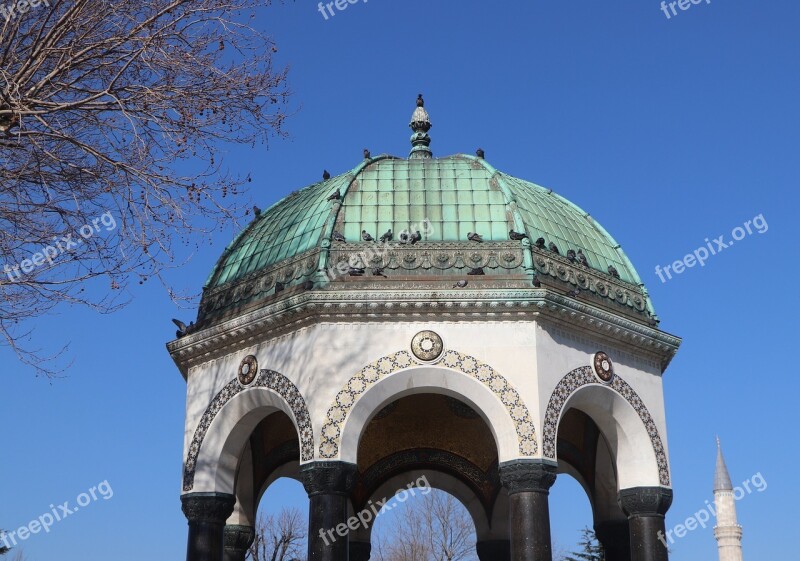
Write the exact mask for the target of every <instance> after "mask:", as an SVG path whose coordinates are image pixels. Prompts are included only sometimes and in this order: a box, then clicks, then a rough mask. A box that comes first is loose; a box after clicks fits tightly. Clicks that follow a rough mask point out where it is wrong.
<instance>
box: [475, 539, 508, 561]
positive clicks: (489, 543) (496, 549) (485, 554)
mask: <svg viewBox="0 0 800 561" xmlns="http://www.w3.org/2000/svg"><path fill="white" fill-rule="evenodd" d="M476 549H477V550H478V559H479V560H480V561H511V541H510V540H484V541H480V542H478V543H477V544H476Z"/></svg>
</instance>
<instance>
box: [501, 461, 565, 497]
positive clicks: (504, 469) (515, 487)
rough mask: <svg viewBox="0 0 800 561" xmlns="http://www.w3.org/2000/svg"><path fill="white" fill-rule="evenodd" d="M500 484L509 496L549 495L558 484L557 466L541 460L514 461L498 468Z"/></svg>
mask: <svg viewBox="0 0 800 561" xmlns="http://www.w3.org/2000/svg"><path fill="white" fill-rule="evenodd" d="M498 470H499V472H500V482H501V483H502V484H503V487H505V488H506V490H508V494H509V495H513V494H514V493H522V492H535V493H549V492H550V487H552V486H553V483H555V482H556V472H557V471H558V468H557V466H555V465H553V464H551V463H545V462H543V461H541V460H512V461H509V462H503V463H502V464H500V466H499V467H498Z"/></svg>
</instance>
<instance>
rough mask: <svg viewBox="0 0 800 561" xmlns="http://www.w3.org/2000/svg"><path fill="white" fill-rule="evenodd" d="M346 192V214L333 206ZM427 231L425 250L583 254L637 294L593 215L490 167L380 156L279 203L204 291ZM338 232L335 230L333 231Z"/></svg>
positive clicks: (228, 253) (623, 260) (467, 159)
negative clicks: (322, 253) (513, 244)
mask: <svg viewBox="0 0 800 561" xmlns="http://www.w3.org/2000/svg"><path fill="white" fill-rule="evenodd" d="M337 189H338V190H339V191H340V193H341V195H342V200H341V205H338V204H334V203H335V201H329V200H328V197H329V196H330V195H331V194H332V193H333V192H335V191H336V190H337ZM426 220H427V221H428V222H429V224H430V226H429V227H428V231H430V233H429V234H425V235H424V237H423V242H425V241H463V242H466V240H467V234H468V233H469V232H477V233H478V234H480V235H481V236H482V237H483V239H484V240H485V241H486V242H490V241H507V240H508V239H509V230H512V229H513V230H515V231H517V232H524V233H526V234H528V236H529V238H530V240H532V241H535V240H536V239H537V238H540V237H541V238H544V239H545V240H546V241H547V243H548V244H549V243H550V242H553V243H555V245H556V246H557V247H558V248H559V251H560V253H561V254H562V255H565V254H566V252H567V250H569V249H573V250H576V251H577V250H579V249H580V250H582V251H583V253H584V255H586V258H587V260H588V262H589V266H590V267H592V268H594V269H597V270H599V271H603V272H606V271H608V267H609V266H613V267H614V268H616V270H617V271H618V272H619V275H620V278H621V280H624V281H626V282H629V283H632V284H640V283H641V281H640V279H639V276H638V274H637V273H636V271H635V269H634V268H633V266H632V265H631V263H630V261H629V260H628V258H627V257H626V256H625V254H624V253H623V252H622V249H621V248H620V246H619V244H618V243H617V242H616V241H614V239H613V238H612V237H611V236H610V235H609V234H608V233H607V232H606V231H605V230H604V229H603V228H602V227H601V226H600V225H599V224H598V223H597V222H595V221H594V220H593V219H592V217H591V216H589V214H588V213H586V212H584V211H583V210H581V209H580V208H578V207H577V206H575V205H574V204H572V203H571V202H569V201H567V200H566V199H564V198H563V197H561V196H559V195H557V194H556V193H554V192H553V191H552V190H550V189H545V188H544V187H540V186H538V185H535V184H533V183H529V182H527V181H523V180H521V179H517V178H515V177H512V176H510V175H507V174H504V173H502V172H499V171H497V170H495V169H494V168H493V167H491V166H490V165H489V164H487V163H486V162H485V161H484V160H482V159H479V158H476V157H474V156H467V155H464V154H458V155H455V156H448V157H445V158H430V159H400V158H394V157H391V156H384V155H382V156H378V157H376V158H374V159H371V160H368V161H365V162H363V163H362V164H361V165H359V166H358V167H356V168H355V169H353V170H352V171H350V172H348V173H345V174H343V175H340V176H338V177H333V178H331V179H329V180H327V181H322V182H320V183H316V184H314V185H310V186H309V187H306V188H304V189H301V190H300V191H296V192H295V193H292V194H291V195H289V196H288V197H286V198H284V199H283V200H281V201H279V202H277V203H276V204H275V205H273V206H272V207H271V208H269V209H267V210H266V211H264V212H262V213H261V215H260V216H259V217H258V219H256V220H255V221H254V223H253V224H251V225H250V226H249V227H248V228H246V229H245V230H244V232H242V233H241V234H240V235H239V236H238V237H237V238H236V239H235V240H234V241H233V243H232V244H231V245H230V246H229V247H228V248H227V249H226V250H225V253H224V254H223V256H222V258H221V259H220V261H219V263H218V264H217V266H216V267H215V268H214V271H213V272H212V273H211V276H210V277H209V279H208V282H207V283H206V288H214V287H218V286H221V285H223V284H227V283H233V282H236V281H237V280H239V279H242V278H244V277H245V276H247V275H250V274H251V273H255V272H257V271H259V270H262V269H265V268H268V267H270V266H272V265H275V264H276V263H278V262H280V261H283V260H285V259H288V258H291V257H293V256H296V255H298V254H301V253H303V252H306V251H308V250H310V249H312V248H314V247H320V246H323V245H329V244H330V237H331V234H332V233H333V231H334V230H337V231H338V232H340V233H341V234H343V235H344V237H345V238H346V239H347V241H348V242H352V243H365V242H362V241H361V232H362V230H363V231H366V232H368V233H369V234H371V235H372V236H374V237H375V238H376V239H377V238H378V237H379V236H380V235H381V234H383V233H384V232H386V231H387V230H388V229H390V228H391V229H392V232H393V233H394V234H395V239H396V238H397V235H398V234H399V233H400V232H402V231H404V230H408V229H409V228H411V227H412V226H414V225H416V227H415V228H416V229H417V230H419V229H421V226H420V225H421V224H423V223H424V221H426ZM334 224H335V225H336V226H335V227H333V225H334Z"/></svg>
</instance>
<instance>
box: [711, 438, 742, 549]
mask: <svg viewBox="0 0 800 561" xmlns="http://www.w3.org/2000/svg"><path fill="white" fill-rule="evenodd" d="M714 504H715V505H716V507H717V525H716V526H715V527H714V537H715V538H717V547H718V548H719V561H742V527H741V526H739V523H738V522H737V520H736V499H735V497H734V494H733V485H732V484H731V476H730V474H729V473H728V467H727V466H726V465H725V458H723V457H722V445H721V444H720V442H719V437H717V467H716V470H715V472H714Z"/></svg>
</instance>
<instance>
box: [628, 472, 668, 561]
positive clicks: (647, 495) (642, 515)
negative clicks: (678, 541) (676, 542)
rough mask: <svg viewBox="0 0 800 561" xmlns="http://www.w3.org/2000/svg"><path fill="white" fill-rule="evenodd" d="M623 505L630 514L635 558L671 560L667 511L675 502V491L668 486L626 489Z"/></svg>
mask: <svg viewBox="0 0 800 561" xmlns="http://www.w3.org/2000/svg"><path fill="white" fill-rule="evenodd" d="M619 504H620V506H621V507H622V510H623V511H624V512H625V514H626V515H627V516H628V525H629V527H630V535H631V557H630V558H631V561H667V559H668V557H669V556H668V554H667V543H666V540H667V538H666V535H665V526H664V514H666V512H667V510H668V509H669V506H670V505H671V504H672V490H671V489H666V488H664V487H634V488H632V489H622V490H621V491H620V492H619Z"/></svg>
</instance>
